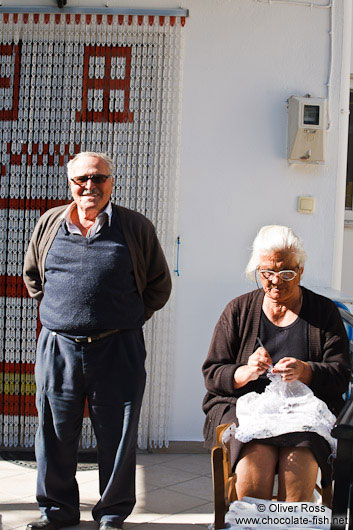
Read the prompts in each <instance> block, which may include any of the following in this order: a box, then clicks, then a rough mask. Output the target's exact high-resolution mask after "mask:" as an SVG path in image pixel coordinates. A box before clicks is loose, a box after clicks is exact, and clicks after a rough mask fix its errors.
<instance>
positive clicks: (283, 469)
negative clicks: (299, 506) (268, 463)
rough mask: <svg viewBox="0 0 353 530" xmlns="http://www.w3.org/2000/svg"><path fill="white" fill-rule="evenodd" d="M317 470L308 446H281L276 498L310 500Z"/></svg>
mask: <svg viewBox="0 0 353 530" xmlns="http://www.w3.org/2000/svg"><path fill="white" fill-rule="evenodd" d="M317 471H318V464H317V461H316V460H315V457H314V455H313V453H312V451H311V450H310V449H309V448H307V447H282V448H281V449H280V450H279V461H278V500H279V501H287V502H301V501H302V502H304V501H310V499H311V497H312V494H313V491H314V488H315V483H316V477H317Z"/></svg>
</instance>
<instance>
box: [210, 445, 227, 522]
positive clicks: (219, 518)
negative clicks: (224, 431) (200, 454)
mask: <svg viewBox="0 0 353 530" xmlns="http://www.w3.org/2000/svg"><path fill="white" fill-rule="evenodd" d="M211 461H212V478H213V495H214V510H215V521H214V527H215V530H220V529H221V528H224V527H225V522H224V517H225V514H226V510H227V506H226V502H225V491H224V471H223V449H222V447H221V446H215V447H213V449H212V452H211Z"/></svg>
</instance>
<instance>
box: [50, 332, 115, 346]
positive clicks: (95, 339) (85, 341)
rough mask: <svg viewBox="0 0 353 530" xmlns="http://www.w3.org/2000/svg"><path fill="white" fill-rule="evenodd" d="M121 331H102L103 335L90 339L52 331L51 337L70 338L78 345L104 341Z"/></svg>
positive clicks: (93, 336)
mask: <svg viewBox="0 0 353 530" xmlns="http://www.w3.org/2000/svg"><path fill="white" fill-rule="evenodd" d="M119 331H121V330H120V329H109V330H108V331H104V332H103V333H99V334H98V335H92V336H91V337H70V336H69V335H64V334H63V333H57V332H56V331H53V332H52V334H53V335H63V336H64V337H66V338H70V339H72V340H74V341H75V342H79V343H90V342H96V341H97V340H101V339H105V337H109V335H114V334H115V333H119Z"/></svg>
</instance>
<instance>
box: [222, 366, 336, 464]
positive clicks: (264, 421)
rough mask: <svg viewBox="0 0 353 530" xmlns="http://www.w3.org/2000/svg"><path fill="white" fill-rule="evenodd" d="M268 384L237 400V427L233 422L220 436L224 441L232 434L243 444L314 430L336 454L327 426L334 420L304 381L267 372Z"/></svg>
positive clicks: (325, 406) (324, 404) (329, 428)
mask: <svg viewBox="0 0 353 530" xmlns="http://www.w3.org/2000/svg"><path fill="white" fill-rule="evenodd" d="M268 377H269V378H270V379H271V383H270V384H269V385H268V386H267V387H266V389H265V391H264V392H263V393H261V394H258V393H257V392H249V393H248V394H245V395H244V396H241V397H240V398H239V399H238V400H237V404H236V414H237V418H238V421H239V427H236V425H235V424H234V423H233V424H232V425H230V426H229V427H228V429H227V430H226V431H225V433H224V435H223V441H224V442H227V441H228V440H229V439H230V437H232V436H234V437H235V438H236V439H237V440H239V441H241V442H243V443H247V442H250V441H251V440H254V439H261V438H271V437H272V436H279V435H281V434H287V433H291V432H316V433H317V434H319V435H320V436H322V437H323V438H325V440H326V441H327V442H328V443H329V445H330V447H331V450H332V453H333V454H334V455H335V453H336V440H335V439H334V438H332V436H331V429H332V427H333V424H334V422H335V421H336V418H335V416H334V415H333V414H332V412H330V410H329V409H328V407H327V405H326V403H324V402H323V401H322V400H321V399H318V398H317V397H316V396H314V394H313V392H312V391H311V390H310V388H308V387H307V386H306V385H305V384H304V383H302V382H300V381H293V382H289V383H285V382H284V381H282V378H281V376H280V375H278V374H276V375H275V374H271V373H270V374H268Z"/></svg>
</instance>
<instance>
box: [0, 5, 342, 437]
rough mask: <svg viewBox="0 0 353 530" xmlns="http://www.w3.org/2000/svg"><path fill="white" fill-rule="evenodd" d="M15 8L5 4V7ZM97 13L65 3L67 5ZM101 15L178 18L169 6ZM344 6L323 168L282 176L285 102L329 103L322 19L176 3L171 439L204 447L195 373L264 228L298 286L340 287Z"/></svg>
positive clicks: (283, 9)
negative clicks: (178, 130) (283, 229)
mask: <svg viewBox="0 0 353 530" xmlns="http://www.w3.org/2000/svg"><path fill="white" fill-rule="evenodd" d="M315 2H316V3H321V4H323V3H326V0H325V1H324V0H314V3H315ZM31 3H33V4H37V5H38V4H39V3H41V4H43V5H55V2H54V1H52V2H50V1H49V0H46V1H43V0H42V1H41V2H40V1H39V0H35V1H33V2H32V1H31V2H29V1H28V2H27V5H29V4H31ZM14 4H16V2H14V1H11V2H10V1H9V0H7V1H3V6H5V5H14ZM17 4H19V3H18V2H17ZM103 4H104V3H102V2H100V1H99V2H98V1H94V0H85V1H83V0H82V1H78V0H76V1H73V0H68V5H70V6H74V5H81V6H83V5H86V6H88V5H92V6H100V5H103ZM109 5H110V6H111V7H114V6H117V5H120V6H123V5H125V6H130V7H175V2H174V1H172V0H148V1H147V0H132V1H129V2H125V3H121V2H120V1H119V2H118V1H110V2H109ZM347 5H348V1H346V0H344V1H343V0H338V1H337V0H336V2H335V18H334V19H335V26H334V56H333V60H334V68H333V77H332V87H331V100H330V109H331V118H332V126H331V131H330V132H329V134H328V141H327V163H326V165H324V166H305V167H303V166H301V167H300V166H289V165H288V164H287V160H286V147H287V108H286V100H287V98H288V97H289V96H291V95H305V94H307V93H310V94H311V95H313V96H317V97H326V82H327V78H328V70H329V34H328V31H329V27H330V10H326V9H315V8H313V9H310V8H308V7H303V6H296V5H288V4H285V3H282V4H279V3H275V2H274V3H272V5H269V4H267V3H258V2H257V1H256V0H235V1H234V0H233V1H231V0H187V1H186V2H185V3H184V6H183V7H187V8H189V9H190V17H189V19H188V20H187V23H186V27H185V68H184V91H183V122H182V152H181V175H180V197H179V205H180V209H179V235H180V237H181V255H180V270H181V275H180V277H179V278H177V279H175V282H174V284H175V289H176V300H177V302H176V303H177V307H176V359H175V373H174V387H173V395H172V416H171V427H170V439H171V440H201V438H202V434H201V430H202V424H203V414H202V412H201V401H202V397H203V395H204V387H203V380H202V376H201V365H202V362H203V360H204V358H205V356H206V353H207V349H208V345H209V342H210V338H211V334H212V331H213V327H214V325H215V323H216V321H217V319H218V316H219V314H220V312H221V310H222V309H223V307H224V305H225V304H226V303H227V302H228V301H229V300H230V299H232V298H233V297H235V296H237V295H239V294H240V293H242V292H245V291H246V290H250V289H252V288H253V285H249V284H248V283H247V282H246V281H245V279H244V275H243V270H244V268H245V265H246V262H247V259H248V256H249V249H250V246H251V242H252V240H253V238H254V236H255V234H256V232H257V230H258V229H259V228H260V227H261V226H262V225H264V224H269V223H281V224H287V225H289V226H291V227H292V228H293V229H294V230H295V231H296V232H297V233H298V234H299V235H300V236H301V237H302V238H303V240H304V244H305V248H306V250H307V253H308V262H307V267H306V273H305V280H304V283H305V282H306V283H310V284H316V285H322V286H336V287H337V286H339V283H340V270H341V257H342V239H343V211H341V203H342V201H343V197H344V181H345V176H344V174H343V171H344V170H343V169H342V163H341V162H340V157H342V149H343V151H344V146H343V148H342V140H340V135H341V136H342V135H343V134H344V131H345V128H346V126H347V114H346V113H340V109H341V108H342V105H345V104H346V103H345V100H344V94H343V95H342V91H341V89H342V86H341V80H342V79H346V77H347V74H349V64H348V65H347V67H345V66H344V65H345V61H344V57H345V54H344V53H343V49H342V46H343V40H344V32H343V23H344V20H345V17H344V15H345V14H346V13H345V9H347ZM345 23H348V22H347V21H345ZM342 65H343V71H342ZM343 92H344V91H343ZM342 131H343V132H342ZM299 195H313V196H315V201H316V209H315V213H314V214H313V215H303V214H299V213H298V212H297V211H296V207H297V197H298V196H299ZM334 253H336V256H335V255H334Z"/></svg>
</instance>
